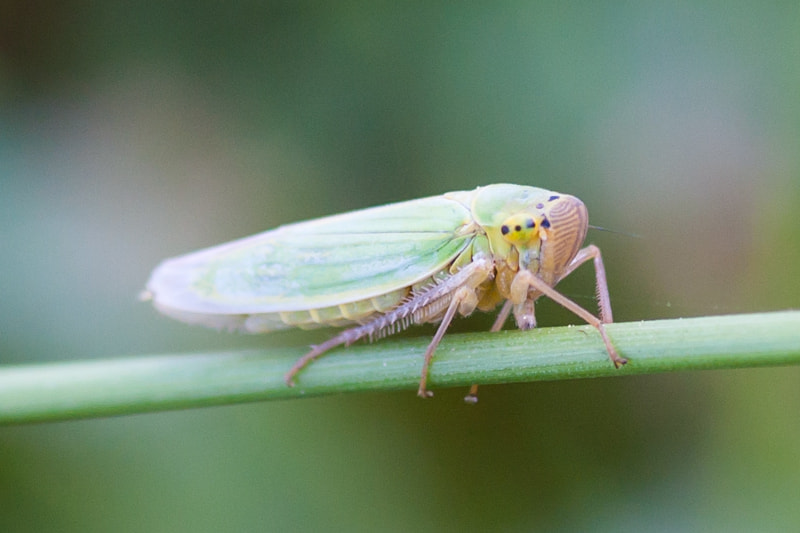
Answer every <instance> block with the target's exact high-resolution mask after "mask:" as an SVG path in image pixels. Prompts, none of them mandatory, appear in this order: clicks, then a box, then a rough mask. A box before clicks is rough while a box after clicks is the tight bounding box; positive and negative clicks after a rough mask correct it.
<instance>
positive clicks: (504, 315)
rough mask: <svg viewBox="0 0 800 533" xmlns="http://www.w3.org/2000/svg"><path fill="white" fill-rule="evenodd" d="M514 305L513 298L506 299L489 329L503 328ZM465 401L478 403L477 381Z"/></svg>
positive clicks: (494, 330)
mask: <svg viewBox="0 0 800 533" xmlns="http://www.w3.org/2000/svg"><path fill="white" fill-rule="evenodd" d="M513 306H514V304H512V303H511V300H506V301H505V303H504V304H503V308H502V309H500V312H499V313H498V314H497V318H496V319H495V321H494V324H492V329H490V330H489V331H491V332H492V333H495V332H497V331H500V330H501V329H503V324H505V323H506V320H508V315H510V314H511V308H512V307H513ZM464 401H465V402H466V403H478V384H477V383H473V384H472V386H471V387H470V388H469V392H468V393H467V395H466V396H464Z"/></svg>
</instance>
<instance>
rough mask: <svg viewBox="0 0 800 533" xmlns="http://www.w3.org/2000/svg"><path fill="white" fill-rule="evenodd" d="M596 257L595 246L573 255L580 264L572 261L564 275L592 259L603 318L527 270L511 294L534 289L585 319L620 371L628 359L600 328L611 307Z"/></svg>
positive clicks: (515, 282) (518, 276)
mask: <svg viewBox="0 0 800 533" xmlns="http://www.w3.org/2000/svg"><path fill="white" fill-rule="evenodd" d="M592 248H594V250H592ZM584 251H585V252H584ZM599 258H600V250H598V249H597V248H596V247H593V246H588V247H586V248H584V249H583V250H581V252H579V253H578V255H577V256H576V259H580V261H579V262H577V261H576V260H573V261H572V263H570V265H569V267H568V268H567V272H566V274H569V273H570V272H572V271H573V270H575V268H577V267H578V266H579V265H580V264H581V263H583V262H586V261H588V260H589V259H595V268H596V276H597V279H598V281H597V292H598V295H599V296H600V299H601V302H600V316H601V317H603V318H602V319H600V318H597V317H596V316H594V315H593V314H591V313H590V312H589V311H587V310H586V309H584V308H583V307H581V306H580V305H578V304H576V303H575V302H573V301H572V300H570V299H569V298H567V297H566V296H564V295H563V294H561V293H560V292H558V291H557V290H555V289H554V288H553V287H551V286H550V285H548V284H547V283H545V282H544V281H542V280H541V279H539V278H537V277H536V276H535V275H534V274H533V273H532V272H530V271H529V270H522V271H520V272H519V273H518V274H517V275H516V277H515V278H514V281H513V282H512V284H511V292H512V294H527V291H528V288H533V289H534V290H536V291H539V292H541V293H542V294H544V295H545V296H547V297H548V298H550V299H551V300H553V301H554V302H556V303H557V304H559V305H561V306H562V307H565V308H566V309H568V310H570V311H572V312H573V313H575V314H576V315H578V316H579V317H581V318H582V319H583V320H585V321H586V322H587V323H589V324H591V325H592V326H594V327H595V328H596V329H597V331H598V332H599V333H600V336H601V337H602V338H603V343H604V344H605V345H606V350H607V351H608V356H609V358H610V359H611V361H612V362H613V363H614V366H615V367H617V368H619V367H621V366H622V365H624V364H625V363H627V362H628V360H627V359H624V358H622V357H620V356H619V354H618V353H617V350H616V348H614V345H613V344H611V339H609V337H608V333H606V328H605V327H604V325H603V324H606V323H608V322H606V321H605V319H607V318H610V315H611V313H610V309H611V304H610V299H609V297H608V284H607V283H606V281H605V270H603V268H602V266H603V263H602V260H600V261H599V264H600V268H597V265H598V259H599ZM566 274H564V275H562V276H561V278H563V277H564V276H565V275H566ZM601 276H602V280H601ZM604 307H606V309H604Z"/></svg>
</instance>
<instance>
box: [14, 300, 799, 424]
mask: <svg viewBox="0 0 800 533" xmlns="http://www.w3.org/2000/svg"><path fill="white" fill-rule="evenodd" d="M607 329H608V333H609V335H610V337H611V339H612V342H613V343H614V345H615V346H616V347H617V349H618V350H619V352H620V354H621V355H622V356H623V357H627V358H628V360H629V361H630V362H629V364H628V365H626V366H625V367H623V368H621V369H619V370H616V369H615V368H614V366H613V365H612V364H611V362H610V361H609V360H608V355H607V353H606V351H605V348H604V346H603V342H602V341H601V339H600V336H599V334H598V333H597V331H596V330H594V329H593V328H592V327H590V326H575V327H560V328H541V329H537V330H532V331H527V332H522V331H504V332H500V333H470V334H462V335H448V336H445V338H444V341H443V342H442V344H441V345H440V346H439V348H438V350H437V352H436V355H435V357H434V360H433V365H432V367H431V374H430V378H429V382H428V383H429V386H430V387H431V389H433V390H436V388H442V387H452V386H468V385H470V384H471V383H481V384H487V383H510V382H525V381H541V380H558V379H574V378H588V377H606V376H626V375H631V374H652V373H658V372H674V371H686V370H700V369H722V368H741V367H758V366H778V365H796V364H800V311H786V312H776V313H760V314H749V315H729V316H711V317H701V318H686V319H673V320H654V321H643V322H629V323H617V324H610V325H609V326H608V328H607ZM428 341H429V339H427V338H416V339H402V340H395V341H393V340H382V341H380V342H376V343H375V344H371V345H359V346H352V347H349V348H345V349H337V350H334V351H332V352H331V353H330V354H329V355H327V356H325V357H322V358H321V359H320V360H319V361H316V362H314V363H313V364H311V365H310V366H309V368H307V369H306V370H304V371H303V372H302V373H301V374H300V375H299V376H298V380H297V386H296V387H294V388H289V387H287V386H286V385H285V383H284V382H283V375H284V373H285V372H286V370H288V369H289V368H290V367H291V366H292V363H293V362H294V361H295V359H296V358H298V357H300V356H301V355H303V354H304V353H305V352H306V351H307V348H306V347H302V346H301V347H296V348H283V349H270V350H250V351H238V352H227V353H226V352H222V353H203V354H170V355H151V356H137V357H126V358H118V359H106V360H94V361H75V362H68V363H50V364H37V365H28V366H6V367H0V423H6V424H7V423H20V422H33V421H43V420H65V419H75V418H86V417H99V416H109V415H119V414H127V413H143V412H151V411H163V410H167V409H178V408H189V407H200V406H206V405H219V404H228V403H238V402H250V401H257V400H271V399H281V398H299V397H304V396H318V395H321V394H330V393H338V392H350V391H376V390H397V389H407V390H409V391H411V390H416V387H417V381H418V379H419V373H420V369H421V364H422V360H421V357H422V353H423V352H424V351H425V347H426V345H427V343H428Z"/></svg>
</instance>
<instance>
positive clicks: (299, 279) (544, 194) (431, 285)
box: [146, 184, 626, 402]
mask: <svg viewBox="0 0 800 533" xmlns="http://www.w3.org/2000/svg"><path fill="white" fill-rule="evenodd" d="M588 226H589V222H588V212H587V210H586V207H585V206H584V204H583V202H581V201H580V200H579V199H578V198H576V197H574V196H570V195H567V194H560V193H556V192H552V191H548V190H545V189H538V188H535V187H528V186H522V185H510V184H495V185H488V186H485V187H478V188H477V189H475V190H472V191H456V192H450V193H447V194H444V195H441V196H432V197H428V198H421V199H418V200H410V201H406V202H399V203H394V204H389V205H384V206H380V207H373V208H369V209H362V210H359V211H353V212H350V213H344V214H341V215H334V216H329V217H324V218H319V219H315V220H310V221H307V222H299V223H295V224H289V225H285V226H280V227H278V228H276V229H274V230H271V231H267V232H264V233H260V234H258V235H253V236H251V237H246V238H244V239H240V240H236V241H233V242H230V243H227V244H222V245H219V246H214V247H212V248H207V249H205V250H200V251H198V252H194V253H190V254H187V255H183V256H180V257H176V258H173V259H167V260H166V261H164V262H163V263H161V264H160V265H159V266H158V267H157V268H156V269H155V270H154V271H153V273H152V275H151V277H150V280H149V281H148V283H147V291H146V295H147V296H148V297H149V298H151V299H152V300H153V304H154V305H155V307H156V308H157V309H158V310H159V311H161V312H162V313H164V314H166V315H168V316H171V317H173V318H176V319H178V320H181V321H184V322H187V323H190V324H201V325H204V326H209V327H214V328H218V329H227V330H232V331H234V330H235V331H242V332H246V333H265V332H269V331H275V330H279V329H284V328H290V327H300V328H315V327H320V326H346V327H348V329H345V330H343V331H342V332H341V333H339V334H338V335H336V336H335V337H333V338H331V339H330V340H328V341H327V342H324V343H322V344H320V345H318V346H313V347H312V349H311V350H310V351H309V352H308V353H307V354H306V355H304V356H303V357H301V358H300V359H299V360H298V361H297V363H295V365H294V366H293V367H292V368H291V369H290V370H289V371H288V372H287V374H286V378H285V379H286V383H287V384H288V385H290V386H291V385H294V380H295V378H296V376H297V374H298V372H300V370H302V369H303V368H304V367H305V366H306V365H308V364H309V363H310V362H312V361H313V360H314V359H316V358H317V357H319V356H321V355H322V354H324V353H325V352H327V351H328V350H330V349H331V348H334V347H336V346H339V345H350V344H352V343H354V342H355V341H357V340H359V339H362V338H368V339H370V340H373V339H377V338H380V337H383V336H385V335H388V334H391V333H394V332H396V331H398V330H401V329H404V328H406V327H407V326H409V325H411V324H422V323H426V322H432V323H439V327H438V330H437V331H436V334H435V335H434V337H433V339H432V340H431V343H430V344H429V345H428V348H427V350H426V351H425V354H424V362H423V366H422V373H421V376H420V382H419V390H418V395H419V396H421V397H423V398H424V397H428V396H431V395H432V393H431V392H429V391H428V389H427V386H426V382H427V378H428V370H429V367H430V364H431V359H432V357H433V353H434V351H435V350H436V347H437V346H438V344H439V342H440V341H441V339H442V337H443V336H444V333H445V331H446V330H447V327H448V326H449V324H450V322H451V321H452V320H453V318H454V317H455V315H456V314H459V315H464V316H466V315H469V314H470V313H472V312H473V311H474V310H476V309H479V310H482V311H488V310H492V309H494V308H496V307H497V306H498V305H499V304H500V303H501V302H504V305H503V307H502V309H501V311H500V313H499V315H498V317H497V320H496V321H495V323H494V326H493V327H492V331H498V330H500V329H501V328H502V326H503V323H504V322H505V320H506V318H507V317H508V315H509V314H511V313H512V312H513V314H514V318H515V319H516V322H517V326H518V327H519V328H520V329H523V330H526V329H531V328H533V327H535V326H536V316H535V313H534V302H535V301H536V299H537V298H539V297H540V296H542V295H544V296H547V297H548V298H550V299H552V300H554V301H556V302H557V303H559V304H560V305H562V306H564V307H565V308H567V309H569V310H570V311H572V312H573V313H575V314H576V315H578V316H579V317H581V318H582V319H583V320H585V321H586V322H588V323H589V324H591V325H592V326H594V327H595V328H597V330H598V331H599V332H600V335H601V337H602V339H603V342H604V343H605V347H606V350H607V351H608V354H609V357H610V358H611V361H612V362H613V363H614V365H615V366H617V367H620V366H621V365H623V364H625V363H626V360H625V359H623V358H622V357H620V356H619V355H618V354H617V351H616V349H615V348H614V346H613V345H612V343H611V340H610V339H609V337H608V335H607V334H606V330H605V328H604V326H603V325H604V324H608V323H610V322H612V315H611V301H610V298H609V294H608V285H607V283H606V275H605V269H604V267H603V260H602V257H601V255H600V250H599V249H598V248H597V247H596V246H594V245H589V246H586V247H584V248H581V246H582V244H583V241H584V239H585V237H586V231H587V229H588ZM589 260H592V261H593V263H594V267H595V275H596V280H597V282H596V283H597V295H598V300H599V307H600V314H599V317H597V316H595V315H593V314H592V313H590V312H589V311H587V310H585V309H584V308H583V307H581V306H579V305H578V304H576V303H575V302H573V301H572V300H570V299H569V298H567V297H565V296H564V295H562V294H561V293H559V292H557V291H556V290H555V289H554V287H555V285H556V284H557V283H558V282H559V281H560V280H562V279H563V278H565V277H566V276H568V275H569V274H570V273H571V272H572V271H573V270H575V269H576V268H577V267H579V266H580V265H581V264H583V263H585V262H586V261H589ZM476 391H477V388H476V386H473V387H472V389H471V390H470V394H469V395H468V396H467V398H466V400H468V401H472V402H474V401H477V396H476Z"/></svg>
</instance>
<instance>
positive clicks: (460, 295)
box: [417, 287, 478, 398]
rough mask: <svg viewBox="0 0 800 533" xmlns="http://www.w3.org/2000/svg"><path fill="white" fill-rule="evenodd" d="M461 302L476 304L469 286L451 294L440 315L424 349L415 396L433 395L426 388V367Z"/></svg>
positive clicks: (473, 290)
mask: <svg viewBox="0 0 800 533" xmlns="http://www.w3.org/2000/svg"><path fill="white" fill-rule="evenodd" d="M462 304H466V305H467V307H468V308H469V307H472V309H474V308H475V306H476V305H477V304H478V297H477V296H476V295H475V289H473V288H470V287H460V288H459V289H458V290H457V291H456V293H455V294H454V295H453V299H452V300H450V305H448V306H447V311H445V313H444V316H443V317H442V322H441V323H440V324H439V328H438V329H437V330H436V334H435V335H434V336H433V339H432V340H431V343H430V344H429V345H428V348H427V349H426V350H425V362H424V363H422V374H421V375H420V378H419V389H418V390H417V396H419V397H420V398H430V397H431V396H433V392H431V391H429V390H428V389H427V388H426V386H427V382H428V369H429V368H430V366H431V359H433V352H435V351H436V348H437V346H439V343H440V342H442V338H443V337H444V334H445V332H446V331H447V328H448V327H449V326H450V322H452V321H453V317H454V316H456V311H458V309H459V307H461V305H462Z"/></svg>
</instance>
